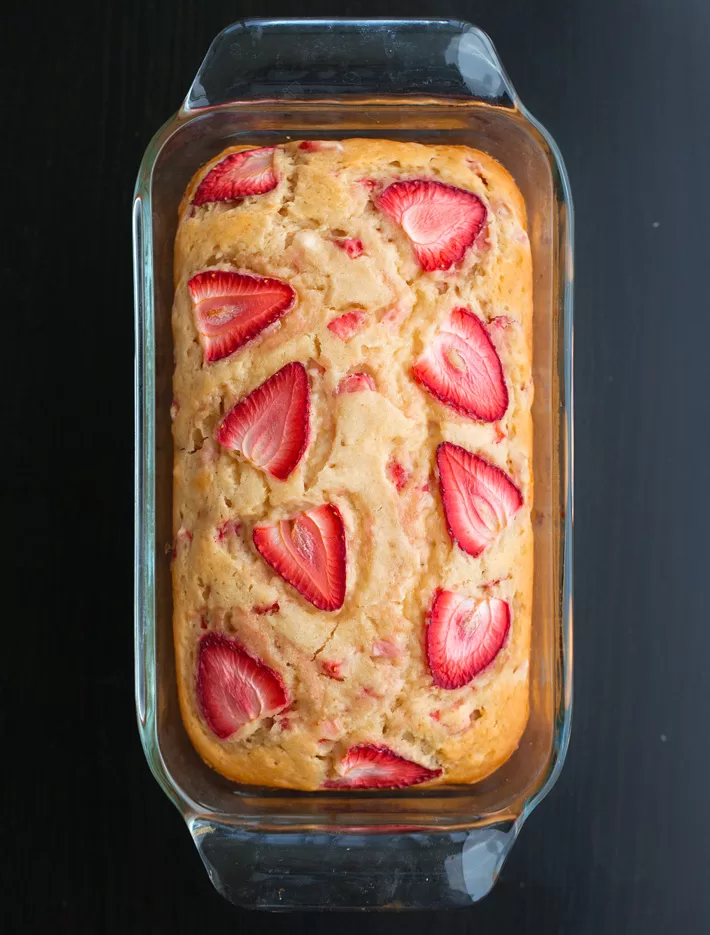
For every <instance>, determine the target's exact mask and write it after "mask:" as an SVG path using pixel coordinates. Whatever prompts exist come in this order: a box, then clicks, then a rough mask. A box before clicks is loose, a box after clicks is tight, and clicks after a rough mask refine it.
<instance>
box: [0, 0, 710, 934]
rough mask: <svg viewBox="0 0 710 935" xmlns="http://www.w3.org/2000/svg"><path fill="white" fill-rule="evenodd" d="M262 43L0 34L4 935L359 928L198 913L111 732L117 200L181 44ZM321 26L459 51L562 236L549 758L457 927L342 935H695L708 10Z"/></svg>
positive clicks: (349, 7)
mask: <svg viewBox="0 0 710 935" xmlns="http://www.w3.org/2000/svg"><path fill="white" fill-rule="evenodd" d="M293 12H294V10H293V7H292V6H290V5H288V4H285V3H273V2H272V3H266V4H263V3H259V4H257V3H253V2H251V3H234V2H233V0H229V2H227V0H219V2H218V0H208V2H205V0H202V2H199V0H183V2H180V3H174V2H170V0H150V2H146V0H121V2H119V0H106V2H104V3H100V4H94V5H92V6H90V7H87V8H86V9H83V8H80V7H79V6H77V5H73V4H64V5H55V6H54V7H49V8H48V9H47V10H44V9H43V10H42V11H41V13H40V10H39V8H38V7H36V6H35V5H30V4H25V5H16V6H15V7H14V8H13V12H12V14H11V16H10V19H9V20H7V22H6V28H5V29H4V30H3V36H2V42H3V46H4V48H3V55H2V59H0V61H2V63H3V70H4V76H3V77H4V81H3V104H4V116H5V121H4V129H5V131H6V133H5V145H4V146H3V147H2V150H1V151H0V159H2V168H3V179H4V191H3V206H4V212H3V220H4V226H5V234H6V236H5V244H6V250H5V253H4V259H3V274H4V286H5V290H4V295H5V315H4V317H3V321H4V328H5V336H6V337H5V346H4V349H3V350H4V354H3V363H4V365H5V366H4V367H3V375H4V376H5V378H6V380H7V389H6V397H5V398H6V406H5V410H6V411H5V436H6V439H7V441H8V443H9V447H8V450H7V454H6V456H5V459H4V460H5V466H6V476H7V477H8V481H9V483H6V486H5V490H6V492H7V493H8V494H9V496H8V497H7V498H6V499H7V501H8V504H7V509H6V517H7V518H9V520H10V530H12V531H13V532H14V535H13V536H12V539H10V540H9V541H11V543H12V547H11V549H10V550H9V551H10V560H9V569H8V578H7V580H8V582H9V587H8V593H9V594H10V596H11V602H12V605H13V606H12V607H11V608H9V609H7V608H6V620H5V627H6V633H7V634H8V638H7V639H6V643H5V657H4V659H5V665H4V679H3V692H4V694H6V696H7V697H6V700H5V704H4V706H3V711H4V715H5V716H4V718H3V724H4V726H3V737H4V741H5V748H6V750H7V751H8V752H9V756H8V757H6V759H5V767H4V769H3V785H2V789H3V791H4V792H5V802H6V830H5V848H6V853H7V858H6V865H7V867H6V870H5V872H4V874H3V890H6V894H5V899H4V909H3V916H4V918H3V921H4V923H5V924H4V926H3V928H4V930H6V931H8V932H20V931H43V932H44V931H47V932H49V931H53V932H61V933H64V932H66V933H72V935H74V933H76V935H84V933H91V935H95V933H102V935H103V933H106V935H119V933H121V935H122V933H127V932H130V933H151V935H163V933H165V935H168V933H170V935H182V933H194V932H209V933H227V932H232V931H234V930H236V929H237V928H241V929H242V930H244V931H252V930H257V929H259V930H262V929H267V930H268V931H270V932H273V933H280V932H284V933H286V932H288V933H289V935H293V933H294V932H296V933H301V932H304V933H305V932H308V933H312V932H313V931H314V929H315V930H318V931H321V932H324V933H325V932H326V931H330V929H331V927H332V925H334V924H337V926H338V929H339V930H340V931H342V932H343V935H350V933H353V935H354V933H356V932H359V931H361V930H362V926H363V919H362V917H356V916H349V915H344V916H339V917H338V918H337V920H332V919H331V920H326V919H324V918H322V917H313V916H305V915H295V916H289V917H284V916H271V917H266V916H256V915H253V914H250V913H247V912H241V911H239V910H235V909H232V908H231V907H229V906H228V905H227V904H226V903H223V902H222V900H221V899H220V898H219V897H218V896H217V895H216V893H214V892H213V891H212V889H211V885H210V883H209V881H208V879H207V876H206V875H205V873H204V871H203V869H202V866H201V864H200V861H199V859H198V856H197V853H196V852H195V850H194V848H193V845H192V842H191V841H190V838H189V835H188V834H187V831H186V830H185V829H184V827H183V826H182V823H181V820H180V818H179V816H178V814H177V812H176V811H175V810H174V809H173V807H172V806H171V805H170V804H169V803H168V801H167V799H166V798H165V797H164V796H163V794H162V792H161V791H160V790H159V788H158V786H157V785H156V783H155V782H154V780H153V779H152V777H151V775H150V773H149V771H148V768H147V766H146V764H145V762H144V760H143V755H142V752H141V749H140V744H139V741H138V735H137V732H136V729H135V724H134V715H133V709H132V694H133V689H132V681H131V680H132V633H131V614H132V586H131V567H132V549H131V543H132V529H131V503H132V489H131V476H132V401H131V400H132V369H131V353H132V285H131V246H130V226H129V216H130V203H131V196H132V189H133V183H134V178H135V173H136V170H137V166H138V163H139V161H140V158H141V154H142V152H143V149H144V148H145V145H146V144H147V142H148V140H149V139H150V137H151V136H152V134H153V133H154V131H155V130H156V129H157V128H158V126H159V125H160V124H161V123H162V122H163V121H164V120H166V119H167V118H168V117H169V116H170V114H171V113H172V112H173V111H174V110H175V109H176V108H177V106H178V104H179V102H180V100H181V98H182V96H183V94H184V92H185V90H186V89H187V87H188V85H189V83H190V80H191V78H192V76H193V74H194V72H195V70H196V68H197V66H198V64H199V62H200V60H201V58H202V56H203V54H204V52H205V50H206V48H207V46H208V44H209V41H210V40H211V38H212V37H213V35H214V34H215V33H216V32H217V31H218V30H219V29H220V28H221V27H222V26H224V25H226V24H227V23H228V22H230V21H231V20H233V19H236V18H238V17H240V16H249V15H258V16H284V15H289V13H293ZM298 12H299V13H301V14H304V15H305V14H308V15H312V16H317V15H322V16H325V15H329V14H331V13H332V12H333V6H332V4H326V3H323V2H311V3H309V4H307V5H306V6H305V7H304V6H302V7H301V8H300V9H299V10H298ZM339 12H340V13H341V14H343V15H367V14H371V15H376V14H382V13H383V12H386V13H388V14H391V15H402V16H407V15H409V16H411V15H427V14H429V15H431V14H432V13H433V12H435V13H436V15H440V16H453V17H460V18H464V19H469V20H471V21H474V22H477V23H478V24H480V25H481V26H483V27H484V28H485V29H486V30H487V31H488V32H489V33H490V34H491V36H492V37H493V39H494V42H495V43H496V44H497V46H498V48H499V51H500V53H501V55H502V57H503V60H504V62H505V63H506V65H507V66H508V68H509V71H510V73H511V75H512V78H513V80H514V82H515V84H516V86H517V87H518V90H519V91H520V94H521V96H522V98H523V100H524V101H525V102H526V104H527V105H528V106H529V107H530V109H531V110H532V111H533V113H534V114H535V115H536V116H537V117H538V118H539V119H540V120H541V121H542V122H543V123H544V124H545V125H546V126H547V127H548V128H549V129H550V130H551V131H552V133H553V134H554V136H555V137H556V139H557V141H558V143H559V144H560V147H561V149H562V151H563V153H564V155H565V158H566V160H567V165H568V168H569V170H570V175H571V179H572V185H573V191H574V196H575V203H576V209H577V245H576V246H577V254H576V273H577V277H576V283H577V287H576V311H577V328H576V341H577V357H576V363H577V380H576V391H577V474H576V480H577V517H576V518H577V537H576V561H577V578H576V644H575V649H576V700H575V723H574V730H573V738H572V744H571V749H570V754H569V759H568V762H567V765H566V767H565V770H564V772H563V775H562V778H561V780H560V782H559V784H558V786H557V787H556V789H555V790H554V792H553V794H552V795H551V796H550V798H549V799H548V800H547V801H546V802H545V803H544V804H543V805H542V806H540V808H539V809H538V810H537V811H536V812H535V814H534V815H533V816H532V818H531V819H530V820H529V822H528V824H527V825H526V827H525V828H524V830H523V833H522V835H521V837H520V840H519V841H518V843H517V844H516V846H515V848H514V850H513V853H512V856H511V858H510V860H509V862H508V864H507V865H506V868H505V870H504V872H503V876H502V879H501V881H500V883H499V885H498V886H497V888H496V889H495V891H494V892H493V894H492V895H491V896H490V897H489V898H487V899H486V900H485V901H484V902H483V903H482V904H480V905H479V906H477V907H475V908H473V909H471V910H466V911H460V912H458V913H454V914H447V915H444V914H435V915H434V916H430V915H422V916H417V917H411V916H401V917H393V916H377V917H375V916H372V917H369V918H368V919H367V922H366V923H365V924H366V926H367V929H368V931H369V932H372V933H375V935H378V933H383V935H384V933H385V932H387V933H388V935H391V933H392V932H395V933H399V932H402V933H404V932H405V931H411V929H412V928H414V929H418V930H420V931H422V932H424V931H428V930H430V929H431V928H432V927H434V928H438V927H441V928H442V929H443V928H444V927H445V928H446V930H447V932H450V933H452V935H459V933H468V932H471V933H473V932H477V933H478V932H489V931H490V932H496V933H497V935H505V933H513V932H515V933H520V932H525V933H528V932H529V933H537V932H545V933H546V935H557V933H560V935H599V933H604V935H615V933H624V935H662V933H663V935H664V933H666V932H668V931H675V930H676V929H677V930H681V931H685V932H687V933H690V935H695V933H704V932H707V931H709V930H710V889H709V888H708V886H707V882H706V877H707V868H708V865H709V863H710V808H709V807H708V804H707V795H706V785H707V780H706V773H707V770H708V766H709V765H710V755H709V753H708V743H707V736H708V730H707V725H708V721H709V720H710V691H708V689H709V687H710V685H709V682H710V679H709V677H708V664H707V659H708V656H709V655H710V627H709V626H708V614H707V600H706V579H707V577H708V566H709V561H708V558H709V555H708V552H709V548H708V536H707V529H708V521H709V520H710V507H709V506H708V498H707V495H706V490H707V463H708V456H709V455H710V441H709V440H708V425H710V393H709V392H708V385H707V373H708V347H709V346H710V287H709V285H708V283H709V282H710V277H708V263H709V261H708V249H709V247H710V239H709V237H708V230H707V213H708V203H709V199H710V182H709V177H710V176H709V175H708V165H710V132H709V131H708V126H709V124H708V117H707V100H708V94H709V93H710V55H708V49H709V48H710V6H708V4H707V3H706V2H705V0H675V2H673V3H671V2H670V0H645V2H644V0H622V2H620V3H618V2H614V0H576V2H574V3H571V2H569V0H538V2H536V3H531V2H530V0H473V2H468V3H465V2H449V0H444V2H440V3H439V4H437V5H436V9H435V10H434V9H433V8H432V6H431V4H428V3H423V2H417V0H410V2H408V3H406V4H405V3H402V2H399V0H398V2H393V3H390V4H389V5H388V6H387V8H386V10H385V9H383V8H382V6H381V5H378V4H375V3H367V4H366V3H352V2H350V3H348V2H346V3H344V4H341V6H340V8H339ZM13 599H14V600H13ZM8 871H9V872H8Z"/></svg>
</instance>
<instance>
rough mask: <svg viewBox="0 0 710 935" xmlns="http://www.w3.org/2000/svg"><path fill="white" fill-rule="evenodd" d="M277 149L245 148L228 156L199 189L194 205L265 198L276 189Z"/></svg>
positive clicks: (204, 179) (273, 147)
mask: <svg viewBox="0 0 710 935" xmlns="http://www.w3.org/2000/svg"><path fill="white" fill-rule="evenodd" d="M275 149H276V147H275V146H265V147H263V148H261V149H243V150H242V151H241V152H240V153H232V154H231V155H229V156H226V157H225V158H224V159H222V160H221V161H220V162H218V163H217V165H216V166H215V167H214V168H213V169H210V171H209V172H208V173H207V175H206V176H205V177H204V178H203V179H202V181H201V182H200V184H199V185H198V186H197V191H196V192H195V197H194V198H193V199H192V203H193V205H195V206H196V207H198V208H199V207H201V206H202V205H205V204H207V203H208V202H211V201H236V200H237V199H239V198H246V197H247V196H248V195H264V194H265V193H266V192H270V191H271V190H272V189H274V188H276V185H277V184H278V179H277V178H276V174H275V172H274V150H275Z"/></svg>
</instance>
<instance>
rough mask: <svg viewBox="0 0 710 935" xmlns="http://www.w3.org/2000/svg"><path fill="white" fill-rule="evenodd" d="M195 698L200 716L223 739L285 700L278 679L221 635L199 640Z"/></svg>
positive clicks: (282, 685)
mask: <svg viewBox="0 0 710 935" xmlns="http://www.w3.org/2000/svg"><path fill="white" fill-rule="evenodd" d="M197 697H198V700H199V704H200V711H201V712H202V716H203V717H204V719H205V720H206V721H207V724H208V725H209V727H210V729H211V730H212V731H213V732H214V733H215V734H216V735H217V736H218V737H219V738H220V739H222V740H225V739H226V738H227V737H231V735H232V734H234V733H235V732H236V731H238V730H239V729H240V728H241V727H243V726H244V725H245V724H248V723H249V722H250V721H255V720H256V719H257V718H261V717H266V716H267V715H270V714H274V713H275V712H276V711H279V710H281V708H283V707H284V705H285V704H286V703H287V701H288V697H287V695H286V689H285V687H284V683H283V681H282V679H281V676H280V675H279V674H278V673H277V672H274V670H273V669H270V668H269V667H268V666H266V665H264V663H263V662H260V661H259V660H258V659H255V658H254V656H252V655H251V654H250V653H248V652H247V651H246V649H245V648H244V647H243V646H242V645H241V643H238V642H237V641H236V640H234V639H230V638H229V637H227V636H223V635H222V634H221V633H208V634H207V635H206V636H203V637H202V639H201V640H200V649H199V654H198V659H197Z"/></svg>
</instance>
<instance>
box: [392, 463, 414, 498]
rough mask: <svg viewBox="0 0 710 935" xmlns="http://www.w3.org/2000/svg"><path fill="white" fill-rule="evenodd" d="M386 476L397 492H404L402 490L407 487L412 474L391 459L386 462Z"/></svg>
mask: <svg viewBox="0 0 710 935" xmlns="http://www.w3.org/2000/svg"><path fill="white" fill-rule="evenodd" d="M387 476H388V477H389V479H390V480H391V481H392V483H393V484H394V486H395V487H396V489H397V491H398V492H399V491H401V490H404V488H405V487H406V486H407V484H408V483H409V479H410V477H411V476H412V473H411V471H408V470H407V469H406V468H405V467H403V466H402V465H401V464H400V463H399V461H397V460H395V459H394V458H392V459H391V460H390V461H388V462H387Z"/></svg>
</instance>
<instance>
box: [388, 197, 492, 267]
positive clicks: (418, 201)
mask: <svg viewBox="0 0 710 935" xmlns="http://www.w3.org/2000/svg"><path fill="white" fill-rule="evenodd" d="M376 203H377V207H378V208H379V209H380V210H381V211H383V212H384V213H385V214H386V215H387V216H388V217H390V218H391V219H392V220H393V221H394V222H395V223H396V224H399V226H400V227H401V228H402V230H403V231H404V233H405V234H406V235H407V237H408V238H409V240H410V241H411V243H412V247H413V249H414V253H415V255H416V257H417V260H418V261H419V265H420V266H421V268H422V269H424V270H427V271H429V270H435V269H450V268H451V267H452V266H453V265H454V263H458V262H459V260H461V259H462V258H463V255H464V254H465V252H466V250H468V248H469V247H470V246H471V245H472V244H473V242H474V241H475V239H476V238H477V237H478V235H479V234H480V232H481V229H482V228H483V225H484V224H485V223H486V217H487V213H488V212H487V210H486V206H485V205H484V204H483V202H482V201H481V199H480V198H479V197H478V195H474V194H473V192H469V191H466V190H465V189H463V188H456V187H455V186H453V185H445V184H444V183H443V182H435V181H433V180H431V179H410V180H408V181H403V182H393V183H392V184H391V185H388V186H387V188H386V189H385V190H384V191H383V192H382V194H381V195H380V196H379V197H378V198H377V201H376Z"/></svg>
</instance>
